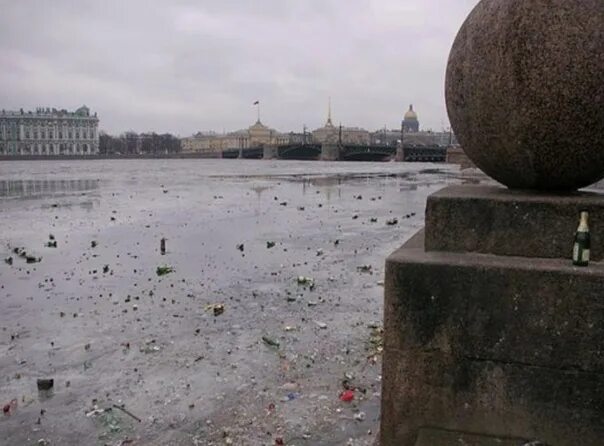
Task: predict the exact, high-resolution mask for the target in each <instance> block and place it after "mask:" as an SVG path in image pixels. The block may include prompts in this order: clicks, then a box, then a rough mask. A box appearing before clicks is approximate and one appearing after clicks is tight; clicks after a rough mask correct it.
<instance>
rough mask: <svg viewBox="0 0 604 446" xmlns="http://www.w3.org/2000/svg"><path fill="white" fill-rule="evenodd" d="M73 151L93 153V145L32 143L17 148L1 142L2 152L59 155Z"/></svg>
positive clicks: (0, 151) (0, 149) (0, 148)
mask: <svg viewBox="0 0 604 446" xmlns="http://www.w3.org/2000/svg"><path fill="white" fill-rule="evenodd" d="M73 153H84V154H87V153H92V147H91V146H90V145H88V144H81V145H80V144H32V145H26V146H25V147H22V148H17V147H15V146H14V145H12V144H9V145H8V147H4V145H3V144H0V154H23V155H30V154H33V155H37V154H40V155H45V154H49V155H52V154H55V155H59V154H73Z"/></svg>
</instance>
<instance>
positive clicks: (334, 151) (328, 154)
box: [321, 143, 340, 161]
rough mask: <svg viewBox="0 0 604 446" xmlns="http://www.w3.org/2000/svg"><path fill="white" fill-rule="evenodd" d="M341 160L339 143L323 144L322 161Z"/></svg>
mask: <svg viewBox="0 0 604 446" xmlns="http://www.w3.org/2000/svg"><path fill="white" fill-rule="evenodd" d="M339 159H340V146H339V145H338V144H337V143H323V144H322V145H321V161H338V160H339Z"/></svg>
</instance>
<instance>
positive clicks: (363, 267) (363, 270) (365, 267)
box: [357, 265, 373, 273]
mask: <svg viewBox="0 0 604 446" xmlns="http://www.w3.org/2000/svg"><path fill="white" fill-rule="evenodd" d="M357 271H358V272H360V273H371V272H372V271H373V267H372V266H371V265H361V266H357Z"/></svg>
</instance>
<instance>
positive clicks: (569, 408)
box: [381, 238, 604, 446]
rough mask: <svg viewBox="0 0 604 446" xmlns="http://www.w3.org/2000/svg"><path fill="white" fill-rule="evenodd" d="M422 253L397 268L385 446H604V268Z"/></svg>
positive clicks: (400, 254)
mask: <svg viewBox="0 0 604 446" xmlns="http://www.w3.org/2000/svg"><path fill="white" fill-rule="evenodd" d="M417 242H418V240H417V238H415V239H414V240H413V243H409V244H406V245H405V246H404V247H403V248H401V249H399V250H398V251H396V252H395V253H393V254H392V255H391V256H390V257H389V258H388V259H387V262H386V283H385V308H384V327H385V348H384V360H383V392H382V426H381V444H382V446H415V445H416V442H417V440H418V432H419V429H420V428H422V427H426V426H433V427H435V428H439V429H445V430H454V431H463V432H483V433H484V434H485V435H492V436H494V437H497V436H503V437H512V438H539V439H541V440H542V441H544V442H546V443H549V444H552V445H556V446H576V444H582V445H584V446H601V439H602V438H604V421H603V420H604V419H603V418H602V414H603V413H604V345H602V339H604V295H602V289H604V265H602V264H599V263H593V264H592V265H591V266H590V267H588V268H577V267H573V266H572V265H571V264H570V262H569V261H568V260H564V259H531V258H527V257H503V256H495V255H488V254H474V253H447V252H436V251H432V252H426V251H425V250H424V249H423V248H421V243H420V244H419V246H420V247H418V243H417ZM470 444H471V443H470ZM487 444H488V443H487Z"/></svg>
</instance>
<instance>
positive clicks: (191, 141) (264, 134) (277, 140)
mask: <svg viewBox="0 0 604 446" xmlns="http://www.w3.org/2000/svg"><path fill="white" fill-rule="evenodd" d="M290 139H291V136H290V135H289V134H287V133H280V132H278V131H277V130H275V129H272V128H270V127H267V126H266V125H264V124H263V123H262V122H261V121H260V120H258V121H256V123H254V124H253V125H251V126H250V127H248V128H247V129H242V130H237V131H234V132H229V133H225V134H218V133H215V132H207V133H201V132H199V133H197V134H195V135H193V136H190V137H187V138H183V139H182V140H181V142H182V150H183V152H189V153H204V154H208V155H212V154H214V155H217V156H218V155H219V154H220V153H222V151H224V150H232V149H248V148H255V147H264V146H267V145H283V144H289V142H290Z"/></svg>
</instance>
